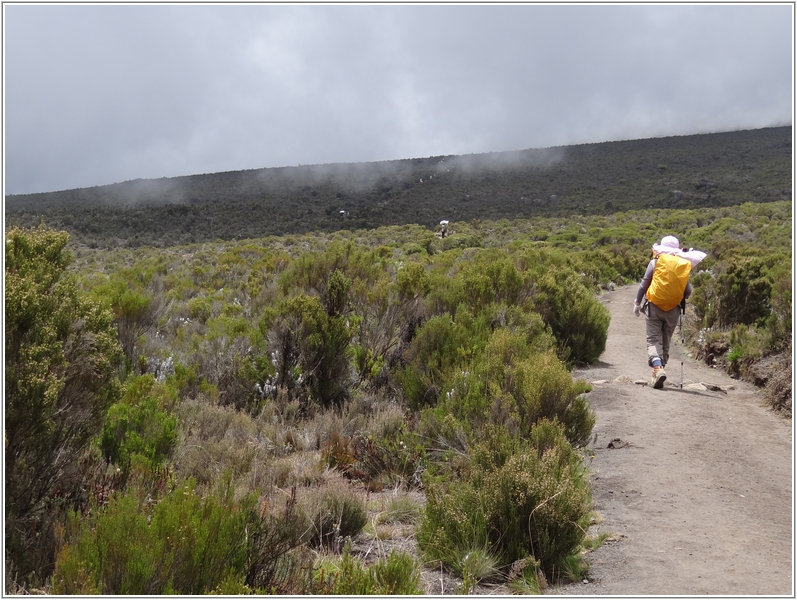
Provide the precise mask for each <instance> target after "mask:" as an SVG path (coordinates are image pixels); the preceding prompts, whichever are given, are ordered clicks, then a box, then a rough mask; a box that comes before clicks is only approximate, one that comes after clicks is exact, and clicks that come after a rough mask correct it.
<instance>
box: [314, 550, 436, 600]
mask: <svg viewBox="0 0 797 600" xmlns="http://www.w3.org/2000/svg"><path fill="white" fill-rule="evenodd" d="M316 572H317V583H316V590H317V591H318V592H321V593H324V594H334V595H343V596H405V595H419V594H423V589H422V588H421V586H420V582H421V572H420V568H419V566H418V564H417V563H416V562H415V559H414V558H413V557H412V556H410V555H409V554H407V553H405V552H399V551H393V552H391V553H390V554H389V555H388V556H387V558H385V559H384V560H380V561H378V562H376V563H374V564H372V565H368V566H365V565H363V564H362V563H361V562H360V561H359V560H357V559H356V558H355V557H354V556H352V554H351V548H350V546H349V545H347V546H346V547H345V548H344V550H343V556H342V557H341V559H340V561H339V562H329V561H327V562H325V563H323V564H322V565H319V566H318V567H317V568H316Z"/></svg>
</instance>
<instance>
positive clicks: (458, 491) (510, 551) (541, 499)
mask: <svg viewBox="0 0 797 600" xmlns="http://www.w3.org/2000/svg"><path fill="white" fill-rule="evenodd" d="M470 456H471V464H470V468H469V470H468V471H467V472H466V473H465V474H464V475H463V477H462V479H461V480H454V481H451V480H449V481H445V480H439V479H438V480H434V479H432V478H428V480H427V486H426V492H427V498H428V501H427V505H426V512H425V515H424V519H423V522H422V524H421V527H420V530H419V532H418V544H419V547H420V548H421V550H422V552H423V554H424V557H425V558H426V559H427V560H440V561H442V562H443V564H444V565H446V567H447V568H449V569H451V570H453V571H454V572H458V571H461V570H462V564H463V559H464V557H465V556H466V555H467V554H468V553H469V552H471V551H473V550H474V549H479V550H482V551H486V552H488V553H489V554H492V555H495V556H497V557H498V558H499V560H498V564H501V565H510V564H512V563H513V562H514V561H517V560H521V559H524V558H526V557H529V556H530V557H532V558H533V559H534V560H536V561H539V562H540V564H541V565H542V568H543V570H544V571H545V572H546V573H547V574H548V575H549V576H551V577H553V576H555V575H557V574H558V573H560V572H561V569H562V566H563V564H564V561H565V559H566V557H568V556H570V555H572V554H573V553H575V552H576V551H577V549H578V547H579V544H580V542H581V540H582V539H583V537H584V535H585V531H586V528H587V526H588V525H589V522H588V521H589V511H590V508H591V496H590V490H589V487H588V484H587V480H586V470H585V468H584V467H583V465H582V463H581V458H580V456H579V455H578V453H577V452H576V451H575V450H574V449H573V448H572V446H570V444H569V442H568V441H567V438H566V437H565V435H564V428H563V427H562V425H561V424H559V423H556V422H555V421H554V422H551V421H547V420H544V421H541V422H539V423H537V424H535V425H534V426H533V427H532V430H531V434H530V437H529V439H528V440H523V439H520V438H516V437H513V436H512V435H510V434H509V433H508V432H507V431H506V430H505V429H502V428H499V427H488V428H487V430H486V432H485V435H484V441H482V442H480V443H477V444H476V445H474V446H473V447H472V448H471V450H470Z"/></svg>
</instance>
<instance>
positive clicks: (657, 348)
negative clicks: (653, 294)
mask: <svg viewBox="0 0 797 600" xmlns="http://www.w3.org/2000/svg"><path fill="white" fill-rule="evenodd" d="M680 314H681V307H680V306H676V307H675V308H673V309H672V310H666V311H665V310H661V309H660V308H659V307H658V306H656V305H655V304H653V303H652V302H648V304H647V308H646V310H645V335H646V339H647V344H648V366H651V367H652V366H653V359H654V358H656V357H659V358H661V364H662V365H665V366H666V364H667V361H668V360H669V358H670V341H671V340H672V334H673V332H674V331H675V328H676V327H678V317H679V316H680Z"/></svg>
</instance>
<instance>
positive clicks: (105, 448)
mask: <svg viewBox="0 0 797 600" xmlns="http://www.w3.org/2000/svg"><path fill="white" fill-rule="evenodd" d="M155 385H156V384H155V379H154V377H152V376H151V375H142V376H133V377H130V378H129V379H128V381H127V382H126V384H125V391H124V395H123V396H122V398H121V400H120V401H119V402H117V403H116V404H114V405H113V406H111V407H110V408H109V409H108V414H107V415H106V417H105V423H104V424H103V429H102V434H101V436H100V441H99V445H100V449H101V451H102V453H103V456H104V457H105V460H106V461H108V462H110V463H113V464H115V465H118V466H119V467H120V468H121V469H122V472H123V473H125V474H126V473H127V470H128V468H129V467H130V461H131V458H132V457H133V456H135V455H139V456H141V457H142V458H143V459H144V460H146V461H147V463H148V464H149V465H150V467H151V468H152V469H155V468H156V467H157V466H158V465H161V464H163V463H164V462H165V461H166V460H167V459H168V458H169V456H170V455H171V453H172V451H173V449H174V448H175V446H176V444H177V417H176V416H175V415H173V414H171V413H169V412H168V410H166V409H165V407H163V406H161V405H160V403H159V402H158V398H157V397H156V396H155V395H153V387H154V386H155Z"/></svg>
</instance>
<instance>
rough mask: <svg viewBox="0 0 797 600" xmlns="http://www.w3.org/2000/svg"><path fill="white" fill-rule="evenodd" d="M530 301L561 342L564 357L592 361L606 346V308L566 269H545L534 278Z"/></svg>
mask: <svg viewBox="0 0 797 600" xmlns="http://www.w3.org/2000/svg"><path fill="white" fill-rule="evenodd" d="M534 305H535V307H536V309H537V311H538V312H539V313H540V315H542V319H543V321H545V323H546V324H547V325H549V326H550V327H551V331H552V332H553V334H554V336H555V337H556V339H557V340H558V342H559V343H560V345H561V354H562V358H563V359H564V360H568V361H572V362H574V363H576V364H583V363H586V364H589V363H593V362H595V361H596V360H598V358H599V357H600V355H601V354H602V353H603V351H604V350H605V349H606V338H607V336H608V331H609V320H610V316H609V311H608V310H607V309H606V307H605V306H603V305H602V304H601V303H600V301H598V300H597V299H596V298H595V296H594V294H593V293H592V292H591V291H590V290H589V289H588V288H587V287H585V286H584V284H583V283H582V281H581V280H580V276H579V275H577V274H576V273H574V272H572V271H569V270H556V271H549V272H547V273H545V274H544V275H543V276H541V277H540V278H539V279H538V280H537V293H536V296H535V298H534Z"/></svg>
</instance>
